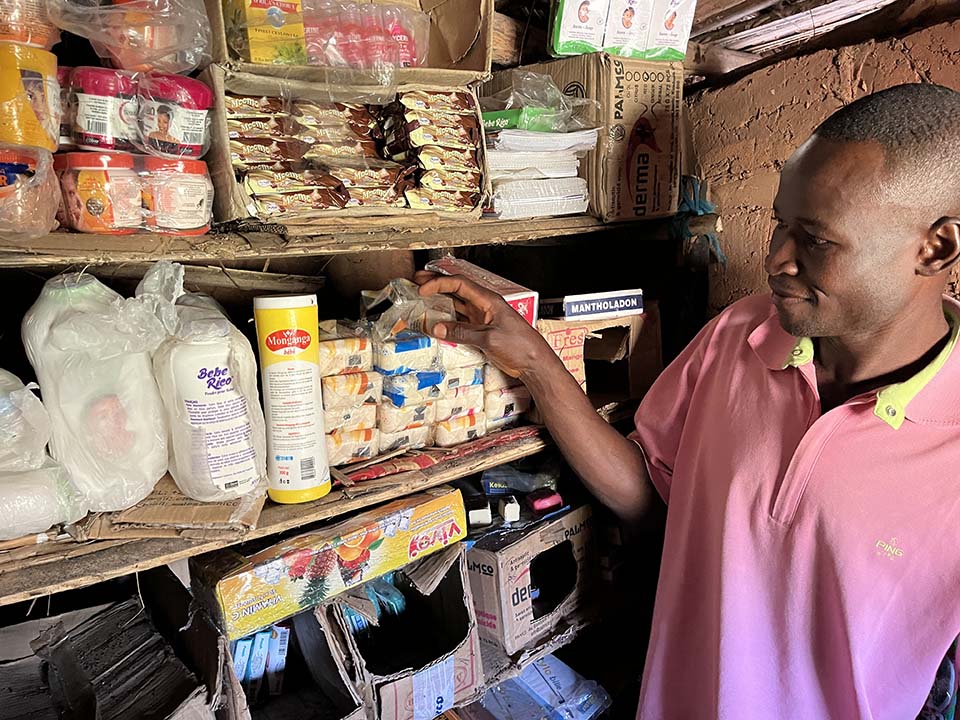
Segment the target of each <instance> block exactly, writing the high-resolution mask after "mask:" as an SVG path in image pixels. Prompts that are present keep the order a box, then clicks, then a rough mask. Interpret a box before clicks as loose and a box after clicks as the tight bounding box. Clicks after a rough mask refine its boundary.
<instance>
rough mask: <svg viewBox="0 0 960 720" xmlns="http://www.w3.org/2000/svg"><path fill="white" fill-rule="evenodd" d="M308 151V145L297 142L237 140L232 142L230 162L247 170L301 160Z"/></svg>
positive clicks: (254, 139)
mask: <svg viewBox="0 0 960 720" xmlns="http://www.w3.org/2000/svg"><path fill="white" fill-rule="evenodd" d="M306 150H307V145H306V143H302V142H298V141H296V140H274V139H270V138H237V139H234V140H231V141H230V161H231V162H232V163H233V165H234V167H238V168H245V167H250V166H255V165H265V164H270V163H275V162H277V161H281V160H300V159H302V158H303V155H304V153H305V152H306Z"/></svg>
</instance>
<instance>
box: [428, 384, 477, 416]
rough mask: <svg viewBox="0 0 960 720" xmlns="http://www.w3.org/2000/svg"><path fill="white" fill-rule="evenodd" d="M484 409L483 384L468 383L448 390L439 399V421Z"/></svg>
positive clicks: (473, 413) (474, 413) (472, 413)
mask: <svg viewBox="0 0 960 720" xmlns="http://www.w3.org/2000/svg"><path fill="white" fill-rule="evenodd" d="M483 411H484V392H483V385H467V386H465V387H459V388H454V389H452V390H447V392H446V394H445V395H444V396H443V397H441V398H440V399H439V400H437V421H438V422H442V421H444V420H452V419H454V418H458V417H463V416H464V415H476V414H477V413H478V412H483Z"/></svg>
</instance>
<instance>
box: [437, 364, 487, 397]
mask: <svg viewBox="0 0 960 720" xmlns="http://www.w3.org/2000/svg"><path fill="white" fill-rule="evenodd" d="M444 372H445V373H446V377H445V378H444V379H443V388H444V390H445V392H446V395H449V394H450V392H451V391H452V390H456V389H457V388H464V387H470V386H472V385H478V386H480V385H483V366H482V365H475V366H474V367H465V368H456V369H454V370H445V371H444Z"/></svg>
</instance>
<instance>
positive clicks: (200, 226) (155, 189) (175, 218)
mask: <svg viewBox="0 0 960 720" xmlns="http://www.w3.org/2000/svg"><path fill="white" fill-rule="evenodd" d="M143 169H144V171H145V173H144V175H145V177H144V181H143V207H144V208H145V209H146V210H147V228H148V229H150V230H154V231H156V232H161V233H167V234H170V235H203V234H204V233H206V232H207V231H208V230H210V215H211V213H212V211H213V183H212V182H210V174H209V173H208V172H207V164H206V163H205V162H204V161H203V160H186V159H183V160H170V159H167V158H157V157H148V158H144V161H143Z"/></svg>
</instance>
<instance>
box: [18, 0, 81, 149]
mask: <svg viewBox="0 0 960 720" xmlns="http://www.w3.org/2000/svg"><path fill="white" fill-rule="evenodd" d="M2 1H3V0H0V2H2ZM72 72H73V68H72V67H67V66H66V65H58V66H57V83H58V84H59V85H60V146H59V147H58V148H57V150H59V151H60V152H63V151H64V150H73V149H74V148H76V145H74V144H73V138H72V137H71V136H70V133H71V132H72V131H71V127H72V126H73V120H72V119H71V118H70V73H72Z"/></svg>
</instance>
